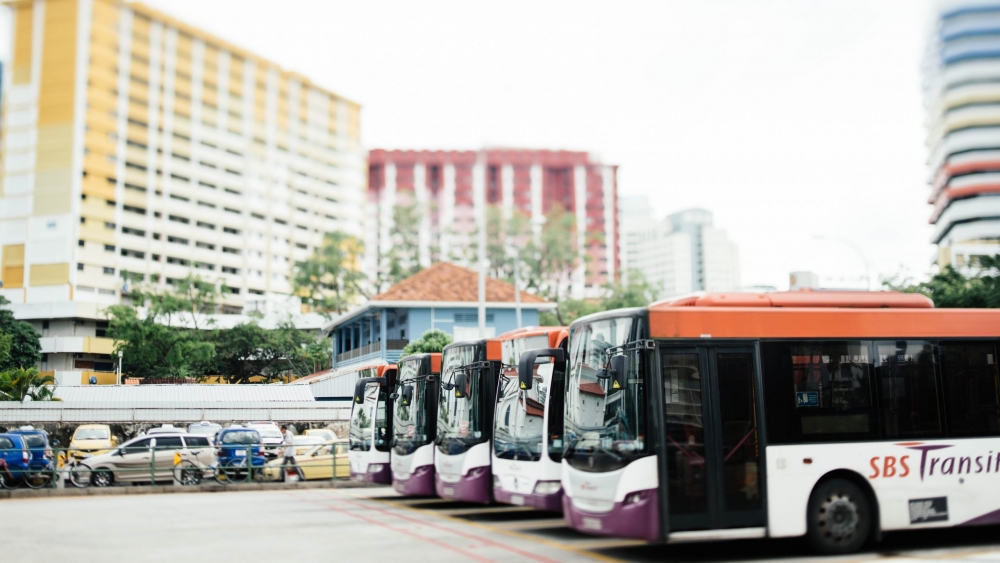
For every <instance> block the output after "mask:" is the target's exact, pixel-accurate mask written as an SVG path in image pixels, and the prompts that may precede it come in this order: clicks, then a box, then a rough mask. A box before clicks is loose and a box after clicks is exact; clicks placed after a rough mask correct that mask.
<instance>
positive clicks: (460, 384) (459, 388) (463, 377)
mask: <svg viewBox="0 0 1000 563" xmlns="http://www.w3.org/2000/svg"><path fill="white" fill-rule="evenodd" d="M468 382H469V374H467V373H465V372H464V371H463V372H461V373H458V374H456V375H455V398H456V399H464V398H465V397H466V393H465V386H466V384H467V383H468Z"/></svg>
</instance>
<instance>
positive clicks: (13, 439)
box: [0, 433, 31, 489]
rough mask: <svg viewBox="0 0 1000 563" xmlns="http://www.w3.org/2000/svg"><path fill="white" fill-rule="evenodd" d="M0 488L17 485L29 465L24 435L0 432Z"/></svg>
mask: <svg viewBox="0 0 1000 563" xmlns="http://www.w3.org/2000/svg"><path fill="white" fill-rule="evenodd" d="M0 460H2V461H3V467H2V468H0V488H4V489H9V488H12V487H16V486H18V485H19V484H20V483H21V481H22V480H23V479H24V477H25V475H26V474H27V471H28V469H30V467H31V453H30V452H29V451H28V447H27V444H25V442H24V437H23V436H20V435H18V434H10V433H8V434H0Z"/></svg>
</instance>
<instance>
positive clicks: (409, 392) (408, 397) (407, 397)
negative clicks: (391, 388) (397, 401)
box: [403, 385, 413, 407]
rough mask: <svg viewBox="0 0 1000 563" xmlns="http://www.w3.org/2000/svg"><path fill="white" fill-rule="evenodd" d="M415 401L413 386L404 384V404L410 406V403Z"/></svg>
mask: <svg viewBox="0 0 1000 563" xmlns="http://www.w3.org/2000/svg"><path fill="white" fill-rule="evenodd" d="M411 402H413V386H412V385H404V386H403V406H404V407H408V406H410V403H411Z"/></svg>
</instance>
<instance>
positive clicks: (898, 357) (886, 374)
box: [875, 340, 944, 439]
mask: <svg viewBox="0 0 1000 563" xmlns="http://www.w3.org/2000/svg"><path fill="white" fill-rule="evenodd" d="M875 362H876V364H875V366H876V367H875V372H876V375H877V378H878V392H879V411H880V412H881V414H882V436H883V437H884V438H888V439H895V438H934V437H939V436H943V435H944V431H943V430H944V429H943V428H942V424H941V419H942V416H941V411H940V402H939V401H938V387H937V376H938V365H937V361H936V360H935V359H934V346H933V345H932V344H931V343H930V342H927V341H923V340H898V341H879V342H876V343H875Z"/></svg>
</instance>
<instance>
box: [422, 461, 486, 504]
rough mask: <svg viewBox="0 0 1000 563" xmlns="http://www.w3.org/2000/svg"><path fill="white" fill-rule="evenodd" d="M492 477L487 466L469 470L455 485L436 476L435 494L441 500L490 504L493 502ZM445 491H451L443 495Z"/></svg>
mask: <svg viewBox="0 0 1000 563" xmlns="http://www.w3.org/2000/svg"><path fill="white" fill-rule="evenodd" d="M492 477H493V474H492V473H490V468H489V467H488V466H487V467H476V468H474V469H472V470H470V471H469V472H468V473H466V474H465V475H462V476H461V477H460V478H459V480H458V482H457V483H446V482H444V481H442V480H441V475H436V476H435V478H434V480H435V485H436V486H437V494H438V496H439V497H441V498H447V499H452V500H461V501H465V502H478V503H480V504H490V503H491V502H493V498H492V497H491V496H490V492H491V491H490V489H491V485H490V479H492ZM445 489H451V493H450V494H445Z"/></svg>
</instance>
